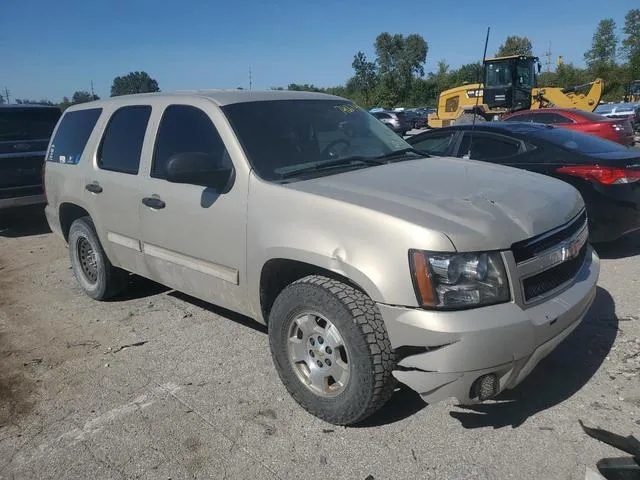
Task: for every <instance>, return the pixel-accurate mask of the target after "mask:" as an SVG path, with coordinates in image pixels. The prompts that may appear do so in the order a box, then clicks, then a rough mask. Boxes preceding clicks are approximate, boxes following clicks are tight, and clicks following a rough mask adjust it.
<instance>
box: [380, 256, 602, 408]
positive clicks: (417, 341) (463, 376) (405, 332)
mask: <svg viewBox="0 0 640 480" xmlns="http://www.w3.org/2000/svg"><path fill="white" fill-rule="evenodd" d="M599 272H600V260H599V258H598V256H597V254H596V253H595V252H594V251H593V249H592V248H591V247H589V250H588V255H587V259H586V260H585V263H584V264H583V266H582V269H581V270H580V271H579V272H578V274H577V276H576V278H575V279H574V281H573V283H572V284H571V285H570V286H569V287H568V288H566V289H565V290H564V291H562V292H561V293H559V294H557V295H556V296H554V297H552V298H550V299H549V300H547V301H544V302H543V303H539V304H537V305H534V306H531V307H528V308H524V307H522V306H520V305H518V304H516V303H514V302H511V303H505V304H500V305H494V306H489V307H483V308H478V309H470V310H463V311H449V312H446V311H427V310H422V309H409V308H401V307H394V306H390V305H385V304H378V307H379V309H380V311H381V313H382V317H383V318H384V320H385V324H386V327H387V331H388V333H389V337H390V340H391V344H392V346H393V348H394V349H396V352H397V353H399V354H400V355H401V356H404V355H406V356H404V358H402V359H401V360H400V361H399V362H398V366H397V369H396V370H394V372H393V375H394V376H395V377H396V378H397V379H398V380H399V381H400V382H402V383H404V384H406V385H407V386H409V387H410V388H412V389H413V390H415V391H416V392H418V393H419V394H420V396H421V397H422V398H423V399H424V400H425V401H427V402H429V403H434V402H437V401H440V400H444V399H446V398H449V397H455V398H456V399H457V400H458V401H459V402H460V403H462V404H471V403H475V402H477V401H478V398H474V397H473V395H472V393H471V390H472V385H473V383H474V382H475V381H476V380H477V379H478V378H479V377H481V376H483V375H486V374H495V375H497V377H498V380H499V381H498V392H500V391H503V390H505V389H508V388H513V387H515V386H516V385H518V384H519V383H520V382H521V381H522V380H523V379H524V378H525V377H526V376H527V375H528V374H529V373H530V372H531V371H532V370H533V368H534V367H535V366H536V365H537V364H538V362H539V361H540V360H541V359H543V358H544V357H545V356H547V355H548V354H549V353H551V352H552V351H553V350H554V349H555V347H556V346H557V345H558V344H559V343H560V342H561V341H562V340H564V339H565V338H566V337H567V336H568V335H569V334H570V333H571V332H572V331H573V330H574V329H575V328H576V327H577V326H578V324H579V323H580V321H581V320H582V318H584V316H585V314H586V313H587V311H588V310H589V307H590V306H591V304H592V303H593V300H594V299H595V296H596V284H597V280H598V276H599Z"/></svg>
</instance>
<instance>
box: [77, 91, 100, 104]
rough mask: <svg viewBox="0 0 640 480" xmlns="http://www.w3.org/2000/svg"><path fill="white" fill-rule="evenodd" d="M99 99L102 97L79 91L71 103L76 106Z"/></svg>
mask: <svg viewBox="0 0 640 480" xmlns="http://www.w3.org/2000/svg"><path fill="white" fill-rule="evenodd" d="M99 99H100V97H98V96H97V95H91V94H90V93H89V92H85V91H78V92H74V93H73V96H72V97H71V102H72V103H73V104H74V105H75V104H76V103H86V102H91V101H93V100H99Z"/></svg>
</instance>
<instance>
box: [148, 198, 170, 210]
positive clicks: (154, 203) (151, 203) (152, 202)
mask: <svg viewBox="0 0 640 480" xmlns="http://www.w3.org/2000/svg"><path fill="white" fill-rule="evenodd" d="M142 203H144V204H145V205H146V206H147V207H149V208H155V209H160V208H164V207H165V205H166V204H165V203H164V202H163V201H162V200H160V199H159V198H158V197H144V198H143V199H142Z"/></svg>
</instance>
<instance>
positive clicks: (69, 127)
mask: <svg viewBox="0 0 640 480" xmlns="http://www.w3.org/2000/svg"><path fill="white" fill-rule="evenodd" d="M101 113H102V109H101V108H91V109H87V110H78V111H75V112H68V113H65V114H64V116H63V117H62V120H60V126H59V127H58V130H57V131H56V134H55V135H54V137H53V139H52V140H51V144H50V145H49V151H48V152H47V161H48V162H54V163H65V164H70V165H77V164H78V162H79V161H80V158H81V157H82V153H83V152H84V149H85V147H86V145H87V140H89V137H90V136H91V132H93V129H94V127H95V126H96V122H97V121H98V118H100V114H101Z"/></svg>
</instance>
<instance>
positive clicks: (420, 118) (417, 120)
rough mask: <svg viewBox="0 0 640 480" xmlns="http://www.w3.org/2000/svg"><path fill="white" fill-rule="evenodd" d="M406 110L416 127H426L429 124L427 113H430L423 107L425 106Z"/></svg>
mask: <svg viewBox="0 0 640 480" xmlns="http://www.w3.org/2000/svg"><path fill="white" fill-rule="evenodd" d="M405 112H407V113H408V114H409V115H410V117H411V121H412V123H413V128H414V129H418V128H424V127H426V126H427V115H428V114H427V112H426V110H425V109H423V108H410V109H408V110H405Z"/></svg>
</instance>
